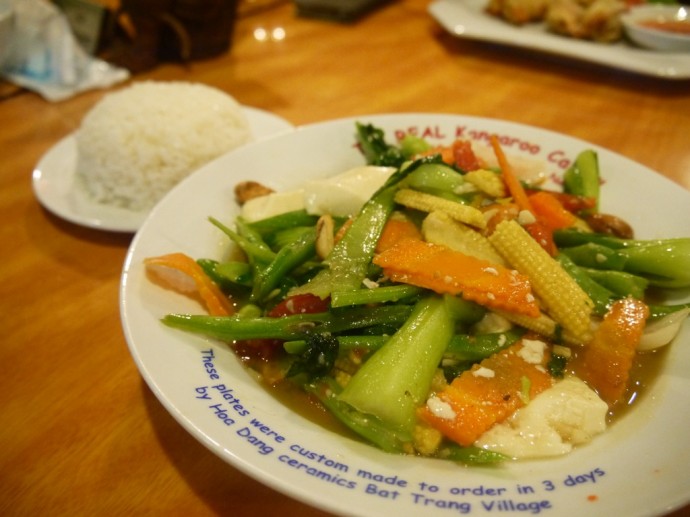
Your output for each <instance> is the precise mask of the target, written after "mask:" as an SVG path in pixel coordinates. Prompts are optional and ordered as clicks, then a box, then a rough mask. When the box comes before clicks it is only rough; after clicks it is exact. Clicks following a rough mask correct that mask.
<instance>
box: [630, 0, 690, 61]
mask: <svg viewBox="0 0 690 517" xmlns="http://www.w3.org/2000/svg"><path fill="white" fill-rule="evenodd" d="M621 21H622V22H623V27H625V31H626V33H627V35H628V37H629V38H630V39H631V40H632V41H634V42H635V43H637V44H638V45H640V46H642V47H646V48H651V49H654V50H658V51H661V52H690V32H686V33H681V32H671V31H667V30H663V29H659V28H654V27H648V26H645V25H644V24H645V22H650V21H655V22H681V23H684V24H686V25H687V26H688V27H690V7H687V6H682V5H681V6H678V5H659V4H657V5H654V4H652V5H641V6H638V7H633V8H632V9H630V10H628V12H627V13H625V14H624V15H623V16H621Z"/></svg>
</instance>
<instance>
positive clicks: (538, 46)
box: [429, 0, 690, 79]
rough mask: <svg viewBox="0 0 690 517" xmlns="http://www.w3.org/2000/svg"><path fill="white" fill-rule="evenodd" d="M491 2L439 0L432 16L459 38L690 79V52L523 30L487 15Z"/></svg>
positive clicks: (534, 26)
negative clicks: (600, 41) (592, 40)
mask: <svg viewBox="0 0 690 517" xmlns="http://www.w3.org/2000/svg"><path fill="white" fill-rule="evenodd" d="M487 4H488V0H437V1H436V2H433V3H432V4H431V5H430V6H429V12H430V13H431V15H432V16H433V17H434V18H435V19H436V20H437V21H438V22H439V23H440V24H441V25H442V26H443V27H444V28H445V29H446V30H447V31H448V32H449V33H451V34H453V35H454V36H457V37H459V38H468V39H475V40H482V41H488V42H492V43H500V44H502V45H510V46H515V47H522V48H527V49H532V50H538V51H541V52H548V53H550V54H556V55H561V56H566V57H570V58H575V59H579V60H583V61H588V62H591V63H598V64H600V65H606V66H609V67H613V68H618V69H621V70H627V71H630V72H636V73H639V74H643V75H649V76H654V77H658V78H661V79H688V78H690V53H687V52H684V53H683V52H660V51H655V50H647V49H643V48H638V47H635V46H634V45H633V44H631V43H628V42H627V41H620V42H617V43H613V44H602V43H595V42H591V41H584V40H578V39H574V38H568V37H565V36H559V35H557V34H553V33H550V32H549V31H548V30H547V29H546V28H545V24H544V23H530V24H525V25H522V26H520V27H518V26H515V25H511V24H510V23H508V22H506V21H503V20H501V19H499V18H496V17H495V16H491V15H489V14H487V13H486V12H485V8H486V5H487Z"/></svg>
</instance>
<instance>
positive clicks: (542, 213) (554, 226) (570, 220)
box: [528, 191, 577, 231]
mask: <svg viewBox="0 0 690 517" xmlns="http://www.w3.org/2000/svg"><path fill="white" fill-rule="evenodd" d="M528 197H529V201H530V203H531V205H532V208H533V210H534V215H535V216H536V217H537V219H538V220H539V221H540V222H541V223H542V224H543V225H544V226H546V228H547V229H548V230H551V231H553V230H560V229H561V228H568V227H570V226H572V225H574V224H575V222H576V221H577V218H576V217H575V216H574V215H573V214H572V213H571V212H569V211H568V210H566V209H565V207H564V206H563V205H562V204H561V202H560V200H559V199H558V198H557V197H556V196H554V195H552V194H550V193H549V192H545V191H541V192H537V193H535V194H532V195H530V196H528Z"/></svg>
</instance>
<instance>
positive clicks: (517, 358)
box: [418, 339, 553, 446]
mask: <svg viewBox="0 0 690 517" xmlns="http://www.w3.org/2000/svg"><path fill="white" fill-rule="evenodd" d="M542 345H543V346H542ZM548 359H549V352H548V350H547V347H546V344H545V343H543V342H540V341H531V340H524V339H523V340H521V341H519V342H518V343H516V344H514V345H512V346H510V347H509V348H507V349H505V350H502V351H501V352H498V353H497V354H494V355H493V356H491V357H489V358H487V359H484V360H483V361H482V362H481V363H479V364H476V365H474V366H473V367H472V369H471V370H467V371H465V372H463V373H462V374H461V375H460V376H458V377H456V378H455V379H454V380H453V382H452V383H451V384H449V385H448V386H447V387H446V388H445V389H444V390H443V391H441V392H439V393H436V394H435V395H434V396H433V397H432V398H431V400H430V401H428V402H427V404H426V405H425V406H422V407H421V408H420V409H419V410H418V415H419V417H420V418H421V419H423V420H424V421H426V422H427V423H429V424H430V425H431V426H433V427H434V428H436V429H438V430H439V431H441V433H443V434H444V435H445V436H447V437H448V438H450V439H451V440H453V441H455V442H457V443H459V444H460V445H463V446H469V445H472V444H473V443H474V442H475V441H476V440H477V439H478V438H479V437H480V436H481V435H482V434H483V433H484V432H485V431H487V430H488V429H489V428H490V427H491V426H493V425H494V424H496V423H499V422H502V421H503V420H505V419H506V418H508V417H509V416H510V415H512V414H513V413H514V412H515V411H516V410H518V409H519V408H521V407H523V406H525V405H526V404H527V403H529V400H531V399H532V398H534V397H535V396H537V395H538V394H539V393H541V392H542V391H544V390H545V389H547V388H549V387H550V386H551V385H552V383H553V379H552V377H551V375H549V373H548V372H547V370H546V368H545V366H546V364H547V363H548ZM434 399H435V400H434ZM439 408H441V410H439Z"/></svg>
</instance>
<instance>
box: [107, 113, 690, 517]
mask: <svg viewBox="0 0 690 517" xmlns="http://www.w3.org/2000/svg"><path fill="white" fill-rule="evenodd" d="M355 121H360V122H363V123H373V124H374V125H376V126H377V127H380V128H382V129H384V130H385V132H386V135H387V138H388V139H389V141H393V138H394V135H396V134H404V133H406V132H414V133H416V134H418V135H423V136H426V137H428V138H429V139H430V141H431V142H432V143H439V144H440V143H450V142H452V141H453V139H454V138H455V137H462V138H467V139H471V140H479V141H482V142H486V141H487V138H488V135H490V134H492V133H497V134H498V135H499V136H500V137H501V139H502V141H503V142H505V144H504V145H505V149H506V153H507V154H510V155H516V156H523V157H527V158H539V159H543V160H544V161H545V162H546V164H547V167H548V172H549V173H550V174H553V179H554V180H555V181H558V180H559V178H561V177H562V174H563V171H564V170H565V168H567V167H568V165H569V164H570V163H572V160H573V159H574V158H575V157H576V156H577V154H578V153H579V152H581V151H583V150H584V149H588V148H589V149H594V150H595V151H597V153H598V156H599V162H600V165H601V170H602V176H603V179H604V184H603V185H602V204H601V208H602V211H604V212H607V213H612V214H617V215H619V216H621V217H623V218H624V219H626V220H627V221H628V222H629V223H630V224H632V226H633V227H634V229H635V231H636V235H637V236H638V237H639V238H661V237H680V236H685V237H687V236H689V234H690V228H689V227H688V220H689V218H688V216H690V192H688V191H686V190H683V189H682V188H681V187H679V186H678V185H676V184H674V183H672V182H671V181H669V180H667V179H666V178H664V177H663V176H661V175H659V174H656V173H655V172H653V171H651V170H650V169H648V168H646V167H644V166H642V165H640V164H638V163H635V162H633V161H632V160H629V159H627V158H624V157H623V156H620V155H617V154H615V153H613V152H611V151H608V150H606V149H604V148H601V147H598V146H595V145H593V144H590V143H588V142H585V141H583V140H578V139H575V138H571V137H568V136H564V135H560V134H558V133H554V132H551V131H546V130H543V129H539V128H535V127H530V126H524V125H520V124H515V123H511V122H504V121H498V120H492V119H484V118H478V117H468V116H460V115H433V114H403V115H378V116H361V117H357V118H352V119H344V120H337V121H332V122H325V123H321V124H314V125H310V126H304V127H299V128H297V129H296V130H295V131H293V132H290V133H287V134H285V135H281V136H278V137H276V138H271V139H268V140H264V141H263V142H258V143H256V144H253V145H250V146H246V147H242V148H240V149H238V150H236V151H234V152H232V153H230V154H228V155H225V156H223V157H221V158H219V159H218V160H216V161H214V162H212V163H210V164H208V165H207V166H205V167H203V168H201V169H200V170H199V171H198V172H197V173H195V174H194V175H192V176H190V177H189V178H187V179H185V180H184V181H183V182H182V183H180V184H179V185H177V187H175V188H174V189H173V190H172V191H171V192H170V193H169V194H168V195H167V196H166V197H165V198H164V199H163V200H162V201H161V202H160V203H159V204H158V205H157V206H156V207H155V208H154V209H153V211H152V212H151V215H150V217H149V218H148V219H147V220H146V222H145V223H144V225H143V226H142V227H141V229H140V230H139V232H137V234H136V235H135V236H134V239H133V241H132V244H131V247H130V250H129V252H128V254H127V259H126V262H125V265H124V272H123V276H122V283H121V289H120V311H121V317H122V324H123V328H124V332H125V336H126V339H127V342H128V344H129V347H130V351H131V353H132V356H133V358H134V360H135V362H136V364H137V366H138V368H139V370H140V372H141V375H142V377H143V378H144V379H145V380H146V382H147V383H148V385H149V386H150V387H151V389H152V391H153V392H154V393H155V394H156V396H157V397H158V399H159V400H160V401H161V403H162V404H163V405H164V406H165V407H166V408H167V409H168V411H170V413H171V414H172V415H173V416H174V417H175V419H177V421H178V422H179V423H180V424H181V425H182V426H183V427H184V428H185V429H187V430H188V431H189V432H190V433H191V434H192V435H193V436H194V437H196V438H197V439H198V440H199V441H200V442H201V443H203V444H204V445H205V446H206V447H208V448H209V449H210V450H211V451H213V452H214V453H215V454H217V455H218V456H219V457H221V458H223V459H224V460H226V461H228V462H229V463H230V464H232V465H234V466H235V467H236V468H238V469H240V470H242V471H243V472H245V473H247V474H248V475H250V476H252V477H254V478H255V479H257V480H259V481H260V482H262V483H265V484H266V485H268V486H270V487H273V488H274V489H276V490H278V491H280V492H283V493H285V494H287V495H289V496H291V497H294V498H296V499H299V500H301V501H304V502H306V503H308V504H311V505H314V506H317V507H319V508H322V509H324V510H327V511H329V512H332V513H335V514H342V515H348V516H371V517H379V516H381V515H395V516H401V517H404V516H420V515H423V516H428V517H431V516H439V517H447V516H454V515H474V516H485V517H490V516H495V517H509V516H511V517H512V516H523V517H524V516H530V515H539V516H558V517H575V516H577V517H580V516H582V515H596V516H604V515H625V516H626V517H635V516H643V515H644V516H651V515H659V514H663V513H664V512H669V511H671V510H673V509H675V508H677V507H679V506H681V505H683V504H685V503H687V502H689V501H690V483H688V479H690V447H687V430H688V429H690V412H688V411H686V410H683V409H682V408H684V407H686V406H687V404H688V397H689V395H688V394H689V393H690V324H687V323H686V324H685V327H684V328H683V329H682V331H681V333H680V335H679V336H678V338H677V340H676V342H675V343H674V344H672V345H671V348H670V349H669V350H668V355H667V357H666V358H665V359H666V361H665V364H664V365H663V369H662V371H661V373H660V376H659V377H658V378H657V379H656V380H655V382H654V383H653V384H652V385H651V386H650V387H649V389H648V390H647V391H646V392H645V393H644V394H643V396H642V397H641V399H640V400H639V402H638V403H637V405H636V407H635V408H633V410H632V411H630V412H628V413H627V414H625V415H624V416H622V417H621V418H620V420H618V421H617V422H616V423H615V424H613V425H612V426H611V427H610V429H608V430H607V432H606V433H604V434H603V435H601V436H599V437H597V438H596V439H595V440H594V441H593V442H592V443H590V444H588V445H587V446H583V447H580V448H578V449H576V450H575V451H574V452H573V453H571V454H570V455H568V456H564V457H560V458H553V459H549V460H539V461H524V462H515V463H512V462H510V463H507V464H506V465H503V466H499V467H496V468H474V467H461V466H458V465H456V464H453V463H450V462H446V461H441V460H431V459H423V458H417V457H408V456H399V455H391V454H386V453H384V452H382V451H380V450H377V449H375V448H373V447H371V446H369V445H366V444H363V443H361V442H358V441H355V440H352V439H350V438H346V437H344V436H342V435H339V434H336V433H335V432H333V431H330V430H327V429H325V428H323V427H321V426H319V425H317V424H316V423H314V422H312V421H309V420H307V419H306V418H304V417H303V416H300V415H299V414H297V413H295V412H294V411H292V410H291V409H290V408H289V407H287V406H285V405H283V404H282V403H280V402H279V401H278V399H277V398H275V397H274V396H272V395H271V394H269V393H268V392H267V391H266V390H265V389H263V388H262V387H261V386H260V385H259V383H258V382H257V380H256V378H255V376H252V375H251V374H250V373H249V372H248V371H247V370H246V369H245V368H244V367H243V366H242V364H241V363H240V361H239V360H238V359H237V357H235V355H234V354H233V352H232V350H231V349H230V347H228V346H227V345H225V344H223V343H220V342H217V341H214V340H210V339H205V338H203V337H201V336H198V335H192V334H189V333H186V332H182V331H180V330H175V329H171V328H168V327H166V326H164V325H163V324H161V322H160V318H161V317H163V316H164V315H166V314H168V313H171V312H175V313H197V314H198V313H203V309H202V308H201V307H200V306H199V305H198V304H197V303H195V302H194V301H193V300H190V299H189V298H187V297H185V296H182V295H177V294H175V293H172V292H171V291H169V290H166V289H164V288H162V287H160V286H158V285H155V284H153V283H152V282H150V281H149V280H148V279H147V276H146V273H145V270H144V266H143V263H142V261H143V259H144V258H146V257H151V256H157V255H162V254H165V253H171V252H182V253H186V254H188V255H190V256H192V257H194V258H215V259H221V258H222V257H223V256H224V254H225V253H227V251H228V248H229V246H230V244H229V240H228V238H227V237H226V236H224V235H223V234H222V233H221V232H220V231H219V230H218V229H217V228H216V227H215V226H213V225H212V224H211V223H209V222H208V217H209V216H214V217H218V218H219V219H220V220H222V221H224V222H226V223H228V224H229V223H231V222H232V221H233V219H234V218H235V216H236V215H237V213H238V210H239V209H238V207H237V206H236V204H235V203H234V194H233V190H234V185H235V184H236V183H237V182H238V181H241V180H246V179H248V178H253V179H255V180H256V181H260V182H261V183H263V184H265V185H267V186H270V187H272V188H274V189H275V190H277V191H286V190H288V189H292V188H295V187H297V186H299V185H301V184H303V183H304V182H305V181H307V180H309V179H313V178H318V177H324V176H330V175H334V174H336V173H339V172H343V171H345V170H347V169H349V168H351V167H354V166H357V165H362V164H363V163H364V159H363V158H362V155H361V154H360V153H359V152H358V150H357V148H356V146H355V145H354V144H355V138H354V133H355ZM650 151H651V150H650ZM180 206H184V207H185V210H184V211H181V210H180V209H179V207H180ZM650 214H653V217H650ZM686 294H687V293H686Z"/></svg>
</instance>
